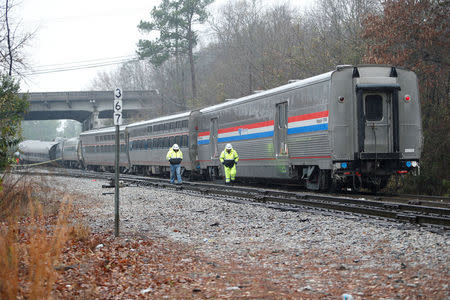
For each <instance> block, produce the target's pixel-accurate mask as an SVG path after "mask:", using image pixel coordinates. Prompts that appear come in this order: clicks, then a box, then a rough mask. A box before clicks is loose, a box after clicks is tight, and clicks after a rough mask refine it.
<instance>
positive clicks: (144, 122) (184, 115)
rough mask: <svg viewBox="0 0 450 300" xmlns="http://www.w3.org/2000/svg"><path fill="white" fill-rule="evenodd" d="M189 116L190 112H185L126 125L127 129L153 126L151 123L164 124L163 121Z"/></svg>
mask: <svg viewBox="0 0 450 300" xmlns="http://www.w3.org/2000/svg"><path fill="white" fill-rule="evenodd" d="M190 115H191V111H186V112H183V113H178V114H174V115H169V116H164V117H159V118H155V119H151V120H145V121H139V122H136V123H131V124H128V125H127V128H130V127H135V126H141V125H148V124H153V123H157V122H165V121H169V120H173V119H178V118H186V117H189V116H190Z"/></svg>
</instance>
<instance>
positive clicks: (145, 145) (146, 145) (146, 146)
mask: <svg viewBox="0 0 450 300" xmlns="http://www.w3.org/2000/svg"><path fill="white" fill-rule="evenodd" d="M142 142H143V143H144V150H147V149H148V143H147V140H143V141H142Z"/></svg>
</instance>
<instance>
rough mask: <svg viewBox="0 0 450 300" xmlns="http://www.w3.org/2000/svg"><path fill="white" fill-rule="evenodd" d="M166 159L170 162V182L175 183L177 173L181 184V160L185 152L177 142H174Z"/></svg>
mask: <svg viewBox="0 0 450 300" xmlns="http://www.w3.org/2000/svg"><path fill="white" fill-rule="evenodd" d="M166 159H167V160H168V161H169V163H170V183H175V174H177V181H178V184H181V183H182V181H181V172H180V170H181V165H180V164H181V161H182V160H183V152H181V150H180V147H179V146H178V145H177V144H173V146H172V148H170V149H169V152H167V155H166Z"/></svg>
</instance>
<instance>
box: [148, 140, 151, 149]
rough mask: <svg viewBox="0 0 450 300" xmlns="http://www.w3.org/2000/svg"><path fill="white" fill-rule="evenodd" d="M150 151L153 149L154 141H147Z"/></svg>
mask: <svg viewBox="0 0 450 300" xmlns="http://www.w3.org/2000/svg"><path fill="white" fill-rule="evenodd" d="M147 146H148V149H152V140H150V139H149V140H147Z"/></svg>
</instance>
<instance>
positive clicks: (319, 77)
mask: <svg viewBox="0 0 450 300" xmlns="http://www.w3.org/2000/svg"><path fill="white" fill-rule="evenodd" d="M335 71H336V70H333V71H330V72H328V73H324V74H320V75H317V76H313V77H310V78H306V79H302V80H296V81H294V82H292V83H288V84H285V85H282V86H279V87H276V88H273V89H270V90H266V91H262V92H259V93H257V94H252V95H248V96H244V97H241V98H238V99H236V100H230V101H227V102H224V103H220V104H217V105H213V106H208V107H205V108H203V109H201V110H200V113H205V112H210V111H215V110H218V109H221V108H225V107H228V106H233V105H237V104H240V103H244V102H247V101H252V100H256V99H258V98H261V97H264V96H268V95H272V94H276V93H280V92H286V91H289V90H293V89H296V88H299V87H303V86H307V85H310V84H312V83H315V82H321V81H325V80H328V79H330V78H331V75H332V74H333V72H335Z"/></svg>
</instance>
